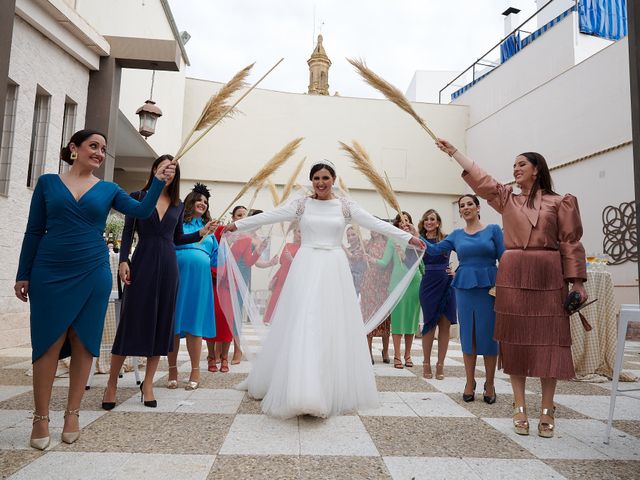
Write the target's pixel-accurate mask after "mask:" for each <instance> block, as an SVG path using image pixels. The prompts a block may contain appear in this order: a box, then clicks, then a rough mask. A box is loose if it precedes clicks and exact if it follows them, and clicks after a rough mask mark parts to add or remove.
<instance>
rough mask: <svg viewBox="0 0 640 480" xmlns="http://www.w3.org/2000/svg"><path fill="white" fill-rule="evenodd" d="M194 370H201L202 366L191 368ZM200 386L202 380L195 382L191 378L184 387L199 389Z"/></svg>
mask: <svg viewBox="0 0 640 480" xmlns="http://www.w3.org/2000/svg"><path fill="white" fill-rule="evenodd" d="M194 370H198V371H200V367H195V368H192V369H191V371H194ZM199 386H200V382H194V381H193V380H189V383H187V386H186V387H184V389H185V390H197V389H198V387H199Z"/></svg>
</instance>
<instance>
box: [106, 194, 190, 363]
mask: <svg viewBox="0 0 640 480" xmlns="http://www.w3.org/2000/svg"><path fill="white" fill-rule="evenodd" d="M131 195H132V196H133V197H134V198H135V197H139V196H141V195H142V194H141V192H134V193H132V194H131ZM183 213H184V205H183V204H182V202H180V203H179V204H178V205H169V208H167V211H166V212H165V214H164V216H163V217H162V219H160V216H159V215H158V210H157V209H156V210H155V211H154V212H153V214H152V215H151V216H150V217H149V218H147V219H145V220H138V221H137V222H136V225H135V229H136V231H137V232H138V237H139V241H138V245H137V247H136V250H135V252H134V254H133V257H132V258H131V277H130V278H131V285H127V286H126V287H125V289H124V295H123V297H122V309H121V311H120V323H119V324H118V329H117V331H116V336H115V339H114V341H113V348H112V349H111V353H113V354H115V355H124V356H127V355H131V356H136V357H156V356H160V355H167V353H169V352H171V351H172V350H173V337H174V330H175V328H174V324H175V315H176V295H177V293H178V275H179V274H178V261H177V259H176V249H175V247H176V245H184V244H187V243H193V242H197V241H199V240H200V234H199V233H198V232H197V231H196V232H193V233H189V234H184V232H183V230H182V223H183V222H182V216H183ZM133 223H134V220H133V218H132V217H130V216H127V217H126V218H125V225H124V231H123V232H122V245H121V247H120V262H124V261H126V260H127V259H128V258H129V251H130V249H131V238H132V232H133V227H134V225H133Z"/></svg>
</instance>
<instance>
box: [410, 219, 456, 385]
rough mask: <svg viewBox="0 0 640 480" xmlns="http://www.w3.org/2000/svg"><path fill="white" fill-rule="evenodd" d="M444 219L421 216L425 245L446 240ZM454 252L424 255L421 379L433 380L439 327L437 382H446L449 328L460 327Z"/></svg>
mask: <svg viewBox="0 0 640 480" xmlns="http://www.w3.org/2000/svg"><path fill="white" fill-rule="evenodd" d="M441 227H442V219H441V218H440V214H439V213H438V212H436V211H435V210H433V209H431V210H427V211H426V212H424V215H422V219H421V220H420V225H419V226H418V231H419V232H420V238H421V239H422V240H423V241H424V242H425V243H432V244H433V243H437V242H439V241H441V240H443V239H444V237H445V235H444V234H443V233H442V230H441ZM450 254H451V252H445V253H443V254H442V255H425V256H424V257H422V260H423V261H424V267H425V274H424V276H423V277H422V282H421V283H420V305H421V307H422V317H423V318H424V326H423V327H422V352H423V356H424V359H423V360H422V376H423V377H424V378H433V372H432V370H431V349H432V347H433V340H434V337H435V334H436V326H437V327H438V360H437V362H436V380H444V360H445V357H446V355H447V350H448V348H449V330H450V326H451V325H454V324H456V323H458V321H457V316H456V294H455V292H454V290H453V287H452V285H451V283H452V280H453V279H452V275H450V270H449V256H450Z"/></svg>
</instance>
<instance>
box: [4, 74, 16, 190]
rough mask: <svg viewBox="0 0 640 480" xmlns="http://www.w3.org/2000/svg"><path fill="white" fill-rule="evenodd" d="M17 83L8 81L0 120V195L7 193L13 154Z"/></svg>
mask: <svg viewBox="0 0 640 480" xmlns="http://www.w3.org/2000/svg"><path fill="white" fill-rule="evenodd" d="M17 104H18V85H16V84H15V83H13V82H12V81H9V84H8V85H7V97H6V99H5V105H4V119H3V122H2V145H1V146H0V195H5V196H6V195H9V175H10V173H11V157H12V154H13V134H14V131H15V127H16V106H17Z"/></svg>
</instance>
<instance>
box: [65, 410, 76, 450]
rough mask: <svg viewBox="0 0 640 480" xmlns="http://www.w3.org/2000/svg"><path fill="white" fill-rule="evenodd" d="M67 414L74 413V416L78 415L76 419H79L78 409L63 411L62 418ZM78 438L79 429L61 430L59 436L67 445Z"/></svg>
mask: <svg viewBox="0 0 640 480" xmlns="http://www.w3.org/2000/svg"><path fill="white" fill-rule="evenodd" d="M69 415H75V416H76V417H78V419H80V409H76V410H65V411H64V418H67V417H68V416H69ZM78 438H80V431H77V432H62V437H61V439H62V441H63V442H64V443H68V444H69V445H71V444H72V443H74V442H75V441H76V440H78Z"/></svg>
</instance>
